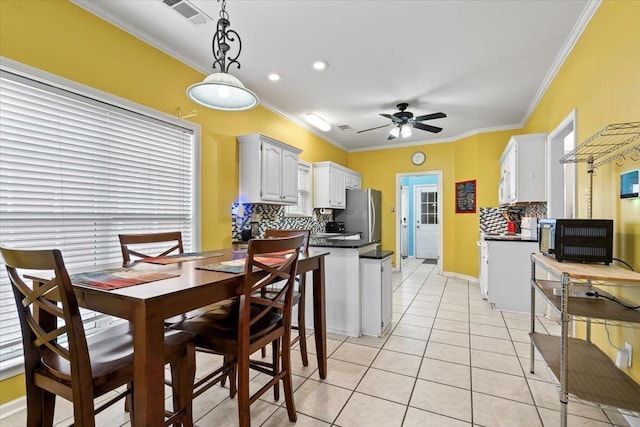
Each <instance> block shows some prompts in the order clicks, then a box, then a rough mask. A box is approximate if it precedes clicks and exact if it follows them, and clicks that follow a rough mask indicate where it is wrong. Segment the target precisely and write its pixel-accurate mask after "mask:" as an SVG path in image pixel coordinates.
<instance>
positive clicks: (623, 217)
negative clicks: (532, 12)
mask: <svg viewBox="0 0 640 427" xmlns="http://www.w3.org/2000/svg"><path fill="white" fill-rule="evenodd" d="M638 17H640V2H638V1H610V0H607V1H604V2H603V3H602V5H601V6H600V8H599V9H598V12H597V13H596V14H595V15H594V17H593V18H592V20H591V22H590V23H589V25H588V27H587V28H586V29H585V31H584V33H583V34H582V36H581V38H580V39H579V41H578V43H577V44H576V45H575V47H574V49H573V51H572V52H571V55H570V56H569V58H568V59H567V60H566V61H565V63H564V64H563V66H562V68H561V70H560V71H559V72H558V75H557V76H556V78H555V79H554V80H553V83H552V84H551V86H550V87H549V89H548V90H547V92H546V93H545V95H544V97H543V98H542V100H541V102H540V104H539V105H538V108H536V110H535V112H534V114H533V115H532V116H531V119H530V120H529V122H528V123H527V125H526V127H525V131H526V132H527V133H532V132H539V131H544V132H548V131H550V130H553V128H554V127H555V126H557V124H558V123H559V122H560V121H561V120H562V119H563V118H564V117H565V116H566V115H567V114H569V112H570V111H571V110H573V109H574V108H576V109H577V112H578V113H577V124H578V126H577V141H579V142H582V141H584V140H585V139H587V138H588V137H590V136H591V135H593V134H594V133H596V132H597V131H598V130H600V129H601V128H602V127H604V126H605V125H607V124H610V123H624V122H637V121H640V55H639V54H638V46H640V26H639V25H638V23H639V22H640V21H639V18H638ZM636 143H637V141H636ZM637 168H640V161H639V160H636V161H633V160H632V159H631V158H630V157H627V159H626V160H625V161H624V163H623V164H622V166H621V167H620V166H617V165H616V164H615V162H612V163H608V164H606V165H604V166H602V167H600V168H598V169H597V170H596V175H595V176H594V177H593V190H592V196H593V203H592V217H593V218H611V219H613V220H614V225H615V236H614V250H613V253H614V256H615V257H616V258H620V259H622V260H624V261H626V262H628V263H629V264H631V265H633V266H635V267H636V268H638V267H640V199H635V200H623V199H620V198H619V197H618V185H619V184H618V179H619V174H620V173H621V172H624V171H627V170H630V169H637ZM587 176H588V175H587V172H586V165H585V164H579V165H578V183H579V185H578V215H579V216H581V217H586V215H587V203H586V196H585V193H586V189H587V180H588V178H587ZM619 296H620V297H621V298H624V299H625V300H627V301H630V302H634V303H635V304H636V305H637V304H640V286H636V287H635V289H625V290H622V291H620V293H619ZM609 330H610V331H611V339H612V341H613V342H614V344H616V345H617V346H621V345H622V344H623V343H624V342H625V341H627V342H629V343H631V344H632V346H633V348H634V355H633V356H634V357H633V365H632V370H631V376H632V377H633V378H634V379H635V380H636V381H640V332H639V330H638V329H635V330H634V329H631V328H612V327H609ZM594 342H596V343H598V345H599V346H600V347H601V348H602V349H603V350H604V351H605V352H607V354H609V356H610V357H611V358H615V353H616V350H615V349H613V348H612V347H611V346H610V345H608V343H607V339H606V334H605V332H604V329H603V328H602V327H599V326H595V327H594Z"/></svg>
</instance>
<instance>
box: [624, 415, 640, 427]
mask: <svg viewBox="0 0 640 427" xmlns="http://www.w3.org/2000/svg"><path fill="white" fill-rule="evenodd" d="M621 415H622V417H623V418H624V419H625V421H626V422H627V423H628V424H629V426H630V427H640V418H638V417H633V416H631V415H629V414H621Z"/></svg>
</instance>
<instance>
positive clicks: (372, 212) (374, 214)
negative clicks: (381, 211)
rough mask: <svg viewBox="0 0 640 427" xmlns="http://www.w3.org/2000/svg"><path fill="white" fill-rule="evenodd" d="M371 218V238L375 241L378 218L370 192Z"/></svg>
mask: <svg viewBox="0 0 640 427" xmlns="http://www.w3.org/2000/svg"><path fill="white" fill-rule="evenodd" d="M369 218H370V221H369V240H371V241H373V230H375V228H376V227H375V224H376V221H377V220H378V219H377V218H376V209H375V206H374V203H373V197H372V195H371V193H369Z"/></svg>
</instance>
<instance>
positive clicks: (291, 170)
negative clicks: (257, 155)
mask: <svg viewBox="0 0 640 427" xmlns="http://www.w3.org/2000/svg"><path fill="white" fill-rule="evenodd" d="M281 178H282V181H281V187H282V192H281V196H282V199H281V200H282V201H283V202H288V203H293V204H296V203H298V155H297V154H295V153H291V152H289V151H287V150H283V151H282V171H281Z"/></svg>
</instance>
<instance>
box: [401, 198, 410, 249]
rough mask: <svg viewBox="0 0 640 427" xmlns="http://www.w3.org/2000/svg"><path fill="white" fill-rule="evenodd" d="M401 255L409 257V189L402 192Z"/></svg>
mask: <svg viewBox="0 0 640 427" xmlns="http://www.w3.org/2000/svg"><path fill="white" fill-rule="evenodd" d="M400 191H401V194H400V200H401V202H400V247H401V248H402V249H401V251H400V255H402V256H403V257H406V256H409V187H407V186H406V185H403V186H402V189H401V190H400Z"/></svg>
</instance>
